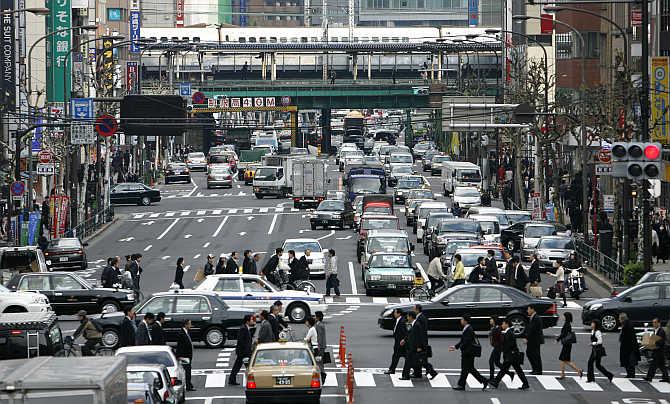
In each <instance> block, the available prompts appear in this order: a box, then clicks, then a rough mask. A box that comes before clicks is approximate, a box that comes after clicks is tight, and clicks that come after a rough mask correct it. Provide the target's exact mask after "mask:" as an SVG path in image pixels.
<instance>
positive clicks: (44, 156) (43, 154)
mask: <svg viewBox="0 0 670 404" xmlns="http://www.w3.org/2000/svg"><path fill="white" fill-rule="evenodd" d="M52 158H53V154H52V153H51V152H50V151H49V150H41V151H40V152H39V153H37V159H38V160H39V161H40V163H45V164H47V163H51V159H52Z"/></svg>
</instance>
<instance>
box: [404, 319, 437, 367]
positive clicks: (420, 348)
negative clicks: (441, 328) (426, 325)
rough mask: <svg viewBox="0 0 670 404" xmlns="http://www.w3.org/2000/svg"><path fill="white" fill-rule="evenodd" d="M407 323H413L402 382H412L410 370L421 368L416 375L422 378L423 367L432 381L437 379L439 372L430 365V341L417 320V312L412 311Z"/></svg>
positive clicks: (406, 343)
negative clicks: (428, 353) (427, 352)
mask: <svg viewBox="0 0 670 404" xmlns="http://www.w3.org/2000/svg"><path fill="white" fill-rule="evenodd" d="M407 321H410V322H411V327H410V329H409V332H408V334H407V338H406V342H405V349H406V350H407V357H406V358H405V366H403V369H402V377H401V378H400V380H410V374H409V370H410V369H411V368H415V369H416V368H417V367H418V368H419V371H418V373H415V374H414V377H415V378H420V377H421V367H425V368H426V371H427V372H428V374H429V375H430V378H431V379H434V378H435V377H437V372H436V371H435V369H433V366H432V365H431V364H430V363H428V357H427V354H426V350H427V349H428V341H427V339H426V332H425V331H424V330H423V329H422V325H421V322H420V321H418V320H417V315H416V312H414V311H410V312H408V313H407ZM415 372H416V370H415Z"/></svg>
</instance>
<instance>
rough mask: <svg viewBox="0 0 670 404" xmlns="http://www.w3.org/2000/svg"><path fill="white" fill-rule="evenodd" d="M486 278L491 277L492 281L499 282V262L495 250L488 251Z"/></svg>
mask: <svg viewBox="0 0 670 404" xmlns="http://www.w3.org/2000/svg"><path fill="white" fill-rule="evenodd" d="M486 279H489V280H490V282H491V283H498V263H497V262H496V253H495V251H493V250H488V251H487V252H486Z"/></svg>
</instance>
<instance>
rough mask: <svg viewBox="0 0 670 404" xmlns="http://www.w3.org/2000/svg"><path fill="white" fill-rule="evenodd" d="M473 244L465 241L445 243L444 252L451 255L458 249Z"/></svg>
mask: <svg viewBox="0 0 670 404" xmlns="http://www.w3.org/2000/svg"><path fill="white" fill-rule="evenodd" d="M473 243H474V241H465V240H458V241H450V242H448V243H447V248H445V250H444V251H445V252H446V253H447V254H453V253H455V252H456V250H458V249H459V248H463V247H470V246H471V245H473Z"/></svg>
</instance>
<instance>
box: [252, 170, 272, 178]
mask: <svg viewBox="0 0 670 404" xmlns="http://www.w3.org/2000/svg"><path fill="white" fill-rule="evenodd" d="M275 172H276V170H275V169H274V168H259V169H258V170H256V175H255V177H254V178H268V179H269V178H274V176H275Z"/></svg>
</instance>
